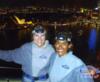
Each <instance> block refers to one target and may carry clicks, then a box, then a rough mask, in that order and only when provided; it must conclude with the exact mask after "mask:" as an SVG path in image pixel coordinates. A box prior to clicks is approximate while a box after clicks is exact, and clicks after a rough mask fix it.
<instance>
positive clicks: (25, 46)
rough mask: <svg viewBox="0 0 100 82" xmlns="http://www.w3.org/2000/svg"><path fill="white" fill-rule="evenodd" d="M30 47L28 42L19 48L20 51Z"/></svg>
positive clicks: (30, 44)
mask: <svg viewBox="0 0 100 82" xmlns="http://www.w3.org/2000/svg"><path fill="white" fill-rule="evenodd" d="M30 47H32V42H29V43H25V44H23V45H22V46H21V48H22V49H25V48H30Z"/></svg>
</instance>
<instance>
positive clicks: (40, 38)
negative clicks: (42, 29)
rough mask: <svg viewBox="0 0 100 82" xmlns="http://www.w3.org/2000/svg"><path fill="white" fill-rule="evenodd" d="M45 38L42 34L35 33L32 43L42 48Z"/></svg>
mask: <svg viewBox="0 0 100 82" xmlns="http://www.w3.org/2000/svg"><path fill="white" fill-rule="evenodd" d="M45 40H46V36H45V34H44V33H35V34H34V35H33V42H34V43H35V44H36V45H37V46H38V47H42V46H43V45H44V44H45Z"/></svg>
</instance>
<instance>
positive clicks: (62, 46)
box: [55, 40, 69, 56]
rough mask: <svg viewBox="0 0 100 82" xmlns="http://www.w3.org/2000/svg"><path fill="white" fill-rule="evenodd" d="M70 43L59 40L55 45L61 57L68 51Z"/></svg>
mask: <svg viewBox="0 0 100 82" xmlns="http://www.w3.org/2000/svg"><path fill="white" fill-rule="evenodd" d="M68 47H69V45H68V43H67V42H66V41H61V40H57V41H56V43H55V49H56V52H57V53H58V55H59V56H63V55H65V54H66V53H67V51H68Z"/></svg>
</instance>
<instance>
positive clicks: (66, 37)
mask: <svg viewBox="0 0 100 82" xmlns="http://www.w3.org/2000/svg"><path fill="white" fill-rule="evenodd" d="M71 39H72V33H71V32H59V33H57V35H56V37H55V40H61V41H66V42H71Z"/></svg>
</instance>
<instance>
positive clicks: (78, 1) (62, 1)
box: [0, 0, 98, 8]
mask: <svg viewBox="0 0 100 82" xmlns="http://www.w3.org/2000/svg"><path fill="white" fill-rule="evenodd" d="M97 1H98V0H0V6H1V7H5V6H9V7H14V6H19V7H20V6H29V5H33V6H47V7H62V6H63V5H64V6H68V5H70V7H75V6H78V7H80V6H83V7H89V8H92V7H95V6H96V5H97Z"/></svg>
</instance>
